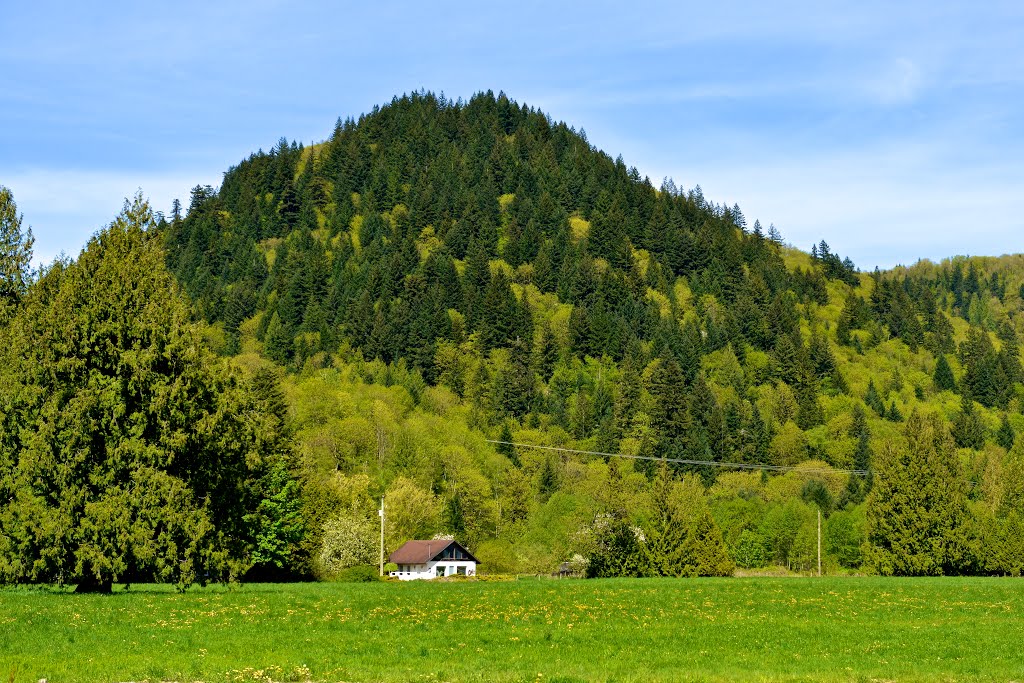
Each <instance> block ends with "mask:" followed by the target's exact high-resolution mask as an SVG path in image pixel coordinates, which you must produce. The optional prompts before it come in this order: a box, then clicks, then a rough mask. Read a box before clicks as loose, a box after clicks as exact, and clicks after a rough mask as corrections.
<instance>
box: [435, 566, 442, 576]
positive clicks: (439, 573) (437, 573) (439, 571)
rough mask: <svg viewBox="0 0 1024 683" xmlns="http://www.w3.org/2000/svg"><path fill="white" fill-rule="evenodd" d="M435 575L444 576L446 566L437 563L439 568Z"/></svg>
mask: <svg viewBox="0 0 1024 683" xmlns="http://www.w3.org/2000/svg"><path fill="white" fill-rule="evenodd" d="M435 575H436V576H444V567H443V566H442V565H437V568H436V570H435Z"/></svg>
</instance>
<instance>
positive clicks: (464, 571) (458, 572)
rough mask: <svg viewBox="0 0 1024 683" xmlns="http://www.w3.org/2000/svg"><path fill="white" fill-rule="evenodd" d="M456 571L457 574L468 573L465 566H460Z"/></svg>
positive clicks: (463, 574)
mask: <svg viewBox="0 0 1024 683" xmlns="http://www.w3.org/2000/svg"><path fill="white" fill-rule="evenodd" d="M455 572H456V573H457V574H458V575H459V576H465V575H466V568H465V567H458V568H457V569H456V570H455Z"/></svg>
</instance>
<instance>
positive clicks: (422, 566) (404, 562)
mask: <svg viewBox="0 0 1024 683" xmlns="http://www.w3.org/2000/svg"><path fill="white" fill-rule="evenodd" d="M388 560H389V561H390V562H393V563H395V564H397V565H398V570H397V571H393V572H391V573H390V576H393V577H395V578H396V579H401V580H402V581H411V580H413V579H434V578H437V577H441V576H475V575H476V566H477V564H479V562H478V561H477V559H476V558H475V557H473V554H472V553H470V552H469V551H468V550H466V548H465V547H463V546H462V544H461V543H459V542H458V541H445V540H439V539H434V540H430V541H406V542H405V543H404V544H403V545H402V547H401V548H399V549H398V550H396V551H395V552H393V553H391V555H390V556H389V557H388Z"/></svg>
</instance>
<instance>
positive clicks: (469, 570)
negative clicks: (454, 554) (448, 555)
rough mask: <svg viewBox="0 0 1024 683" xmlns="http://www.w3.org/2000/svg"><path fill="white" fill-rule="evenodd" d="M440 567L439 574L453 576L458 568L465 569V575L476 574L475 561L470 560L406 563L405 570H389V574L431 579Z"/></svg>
mask: <svg viewBox="0 0 1024 683" xmlns="http://www.w3.org/2000/svg"><path fill="white" fill-rule="evenodd" d="M439 567H440V568H441V569H442V571H443V574H441V576H453V575H455V574H457V573H458V568H459V567H463V568H464V569H465V573H466V576H476V562H473V561H472V560H436V561H432V562H428V563H427V564H425V565H424V564H415V565H406V566H405V571H397V572H391V573H390V574H389V576H392V577H394V578H396V579H401V580H402V581H413V580H415V579H433V578H436V577H437V576H439V574H438V573H437V571H438V568H439Z"/></svg>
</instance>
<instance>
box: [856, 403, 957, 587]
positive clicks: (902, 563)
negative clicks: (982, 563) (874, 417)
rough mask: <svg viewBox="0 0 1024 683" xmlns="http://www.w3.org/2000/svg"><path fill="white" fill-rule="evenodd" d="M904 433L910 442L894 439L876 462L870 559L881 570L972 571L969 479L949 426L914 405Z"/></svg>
mask: <svg viewBox="0 0 1024 683" xmlns="http://www.w3.org/2000/svg"><path fill="white" fill-rule="evenodd" d="M905 435H906V439H907V445H906V446H897V445H895V444H890V445H889V446H888V447H887V449H886V450H885V451H884V452H883V453H882V455H881V457H880V459H879V462H878V464H877V466H876V469H877V472H878V475H879V476H878V478H877V480H876V482H875V487H874V490H873V491H872V492H871V495H870V496H869V498H868V507H867V535H868V548H867V558H866V560H867V562H868V564H869V565H870V566H871V567H873V568H874V569H875V570H876V571H877V572H878V573H880V574H883V575H897V576H906V575H911V576H918V575H942V574H959V573H965V572H969V571H970V570H971V562H972V558H971V557H970V554H969V550H968V548H967V544H966V533H967V527H966V525H967V521H968V519H969V518H968V511H967V496H966V490H965V489H966V482H965V481H964V479H963V478H962V476H961V473H960V465H959V461H958V460H957V457H956V452H955V450H954V448H953V442H952V439H950V437H949V433H948V432H947V430H946V426H945V425H944V424H943V423H942V420H940V419H939V418H938V417H937V416H934V415H930V416H924V415H921V414H920V413H918V412H916V411H915V412H914V413H912V414H911V415H910V417H909V418H908V420H907V426H906V430H905Z"/></svg>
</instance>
